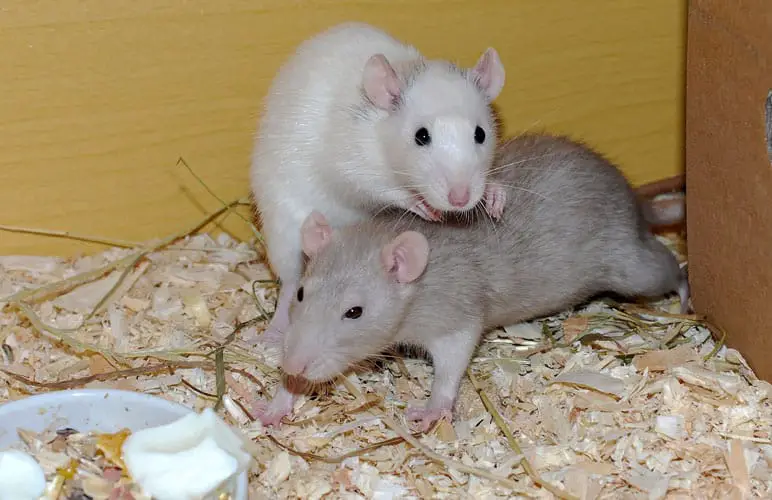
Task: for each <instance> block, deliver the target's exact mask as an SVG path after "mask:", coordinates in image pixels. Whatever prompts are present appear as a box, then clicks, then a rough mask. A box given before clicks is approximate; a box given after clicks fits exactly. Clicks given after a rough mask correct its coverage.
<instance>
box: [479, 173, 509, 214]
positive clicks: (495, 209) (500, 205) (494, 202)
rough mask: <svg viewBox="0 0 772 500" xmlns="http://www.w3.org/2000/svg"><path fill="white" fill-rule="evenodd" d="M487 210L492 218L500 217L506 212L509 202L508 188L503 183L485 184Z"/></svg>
mask: <svg viewBox="0 0 772 500" xmlns="http://www.w3.org/2000/svg"><path fill="white" fill-rule="evenodd" d="M483 199H484V200H485V211H486V212H487V213H488V215H489V216H490V217H491V218H492V219H498V218H499V217H501V215H502V214H503V213H504V205H506V203H507V190H506V189H504V186H502V185H501V184H496V183H495V182H494V183H489V184H488V185H487V186H485V194H484V195H483Z"/></svg>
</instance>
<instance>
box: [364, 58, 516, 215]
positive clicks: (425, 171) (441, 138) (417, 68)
mask: <svg viewBox="0 0 772 500" xmlns="http://www.w3.org/2000/svg"><path fill="white" fill-rule="evenodd" d="M503 86H504V67H503V65H502V64H501V60H500V59H499V56H498V53H497V52H496V50H494V49H492V48H489V49H488V50H486V51H485V53H483V55H482V56H481V57H480V58H479V60H478V61H477V64H476V65H475V66H474V67H473V68H470V69H460V68H457V67H455V66H453V65H452V64H450V63H448V62H445V61H424V60H421V61H418V62H415V63H414V64H411V65H410V67H409V69H408V70H405V71H401V76H400V74H398V73H397V71H396V70H395V69H394V68H393V67H392V65H391V64H390V63H389V61H388V60H387V59H386V57H384V56H383V55H382V54H376V55H374V56H372V57H371V58H370V59H369V60H368V62H367V64H366V65H365V68H364V73H363V80H362V88H363V91H364V93H365V95H366V96H367V98H368V99H369V100H370V101H371V102H372V103H373V105H375V106H376V107H378V108H380V109H381V110H382V111H385V118H384V119H383V121H382V122H380V123H379V127H380V129H381V132H382V138H383V140H384V144H383V152H384V154H385V155H386V157H387V160H388V162H389V163H390V165H391V166H392V168H393V170H394V174H395V175H396V176H397V178H398V180H399V182H400V183H401V184H402V185H403V186H405V187H406V188H407V189H408V190H410V191H412V192H413V194H418V195H419V196H421V197H423V199H424V200H425V201H426V202H427V203H428V204H429V205H430V206H431V207H433V208H435V209H437V210H440V211H465V210H469V209H470V208H472V207H474V206H475V205H476V204H477V203H478V202H479V201H480V199H481V198H482V196H483V194H484V191H485V182H486V178H487V175H488V172H489V170H490V169H491V166H492V163H493V151H494V149H495V143H496V135H497V129H496V120H495V118H494V116H493V112H492V109H491V106H490V103H491V102H492V101H493V100H494V99H496V97H497V96H498V95H499V93H500V92H501V89H502V88H503Z"/></svg>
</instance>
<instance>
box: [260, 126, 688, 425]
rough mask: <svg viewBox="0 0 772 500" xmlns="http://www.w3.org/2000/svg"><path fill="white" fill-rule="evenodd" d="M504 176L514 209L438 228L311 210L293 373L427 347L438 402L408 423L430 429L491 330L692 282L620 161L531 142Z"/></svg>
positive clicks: (546, 139) (562, 140) (522, 144)
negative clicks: (337, 218) (351, 219)
mask: <svg viewBox="0 0 772 500" xmlns="http://www.w3.org/2000/svg"><path fill="white" fill-rule="evenodd" d="M493 172H494V175H495V176H496V179H497V182H499V183H501V185H503V186H505V187H506V189H507V191H508V192H507V199H508V200H509V201H508V204H507V207H506V208H505V210H504V213H503V214H502V216H501V218H500V220H498V221H497V222H494V221H491V220H490V219H489V218H488V217H487V216H486V215H485V214H484V212H482V211H475V212H472V213H469V214H466V217H463V216H461V217H458V218H457V219H456V220H449V221H448V222H446V223H443V224H436V223H431V222H427V221H424V220H421V219H419V218H416V217H412V216H406V215H405V214H404V213H401V214H400V213H382V214H380V215H378V216H375V217H373V218H371V219H369V220H367V221H363V222H359V223H355V224H352V225H348V226H345V227H340V228H333V227H331V226H330V224H329V222H328V221H327V219H326V218H325V216H324V215H323V214H322V213H320V212H318V211H314V212H312V213H311V214H310V215H309V216H308V217H307V219H306V220H305V222H304V224H303V226H302V230H301V240H302V246H303V251H304V253H305V254H306V255H307V256H308V262H307V266H306V269H305V273H304V275H303V278H302V280H301V281H300V286H299V288H298V290H297V293H296V296H295V297H294V300H293V301H292V304H291V305H290V312H289V315H290V318H291V326H290V328H289V329H288V330H287V332H286V334H285V337H284V345H283V349H284V351H283V358H282V369H283V371H284V372H285V373H286V374H287V375H290V376H292V377H299V378H302V379H305V380H308V381H311V382H323V381H327V380H330V379H332V378H334V377H335V376H337V375H338V374H340V373H342V372H344V371H346V369H347V368H348V367H350V366H352V365H355V364H357V363H359V362H361V361H363V360H365V359H366V358H369V357H372V356H374V355H377V354H378V353H380V352H382V351H383V350H385V349H386V348H388V347H390V346H393V345H398V344H407V345H414V346H418V347H421V348H423V349H425V351H426V352H427V353H428V354H429V355H430V356H431V358H432V361H433V364H434V373H435V378H434V382H433V385H432V390H431V397H430V399H429V402H428V405H426V407H424V408H410V409H409V410H408V414H407V417H408V419H410V420H418V421H421V422H422V424H423V426H424V428H426V427H427V426H429V425H431V423H432V422H434V421H435V420H437V419H438V418H440V417H445V416H449V415H450V414H451V411H452V409H453V407H454V402H455V398H456V395H457V392H458V388H459V384H460V381H461V377H462V376H463V374H464V371H465V369H466V366H467V365H468V363H469V360H470V358H471V356H472V354H473V351H474V350H475V348H476V346H477V344H478V342H479V339H480V337H481V335H482V334H483V333H484V332H485V331H487V330H489V329H492V328H495V327H500V326H506V325H511V324H515V323H519V322H522V321H526V320H529V319H534V318H537V317H543V316H547V315H550V314H553V313H557V312H560V311H563V310H566V309H568V308H571V307H574V306H577V305H579V304H580V303H582V302H584V301H586V300H588V299H590V298H592V297H593V296H596V295H599V294H602V293H605V292H612V293H616V294H619V295H622V296H625V297H629V298H639V297H643V298H657V297H661V296H664V295H665V294H668V293H670V292H678V293H679V294H680V299H681V308H682V310H683V311H686V310H687V307H688V298H689V288H688V283H687V280H686V274H685V273H684V272H683V271H682V270H681V269H680V267H679V264H678V261H677V259H676V258H675V256H674V255H673V254H672V253H671V252H670V251H669V250H668V249H667V247H666V246H664V245H663V244H662V243H661V242H659V241H658V240H657V239H656V237H655V236H654V235H653V234H652V232H651V230H650V222H652V221H654V222H657V223H668V222H670V221H668V220H666V219H667V217H666V215H667V214H664V215H663V214H659V213H656V211H655V210H653V209H652V208H651V207H649V206H647V205H646V203H644V202H643V201H642V200H641V199H639V197H638V196H636V193H635V191H634V190H633V189H632V188H631V186H630V185H629V183H628V181H627V180H626V178H625V177H624V176H623V174H622V173H621V172H620V171H619V170H618V169H617V167H616V166H615V165H613V164H612V163H611V162H610V161H608V160H607V159H605V158H604V157H603V156H601V155H600V154H598V153H596V152H595V151H593V150H592V149H590V148H589V147H587V146H585V145H583V144H581V143H579V142H577V141H573V140H571V139H569V138H567V137H562V136H550V135H543V134H529V135H522V136H519V137H516V138H513V139H510V140H508V141H507V142H505V143H503V144H502V145H501V146H500V147H499V149H498V151H497V160H496V168H495V169H494V171H493ZM293 400H294V396H293V395H292V394H291V393H290V392H289V391H288V390H287V389H286V388H285V387H281V388H280V389H279V392H278V393H277V396H276V398H275V399H274V402H272V403H271V405H269V407H268V408H267V409H266V411H265V412H264V413H263V414H262V415H261V419H262V420H263V422H264V423H275V422H278V420H279V419H280V418H281V416H282V415H284V414H286V413H288V412H289V411H291V408H292V402H293Z"/></svg>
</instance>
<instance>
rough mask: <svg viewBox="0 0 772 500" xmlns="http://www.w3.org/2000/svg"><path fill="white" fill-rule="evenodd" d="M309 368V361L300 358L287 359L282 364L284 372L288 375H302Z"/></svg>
mask: <svg viewBox="0 0 772 500" xmlns="http://www.w3.org/2000/svg"><path fill="white" fill-rule="evenodd" d="M306 366H308V361H307V360H305V359H303V358H300V357H297V356H295V357H286V358H285V359H284V362H283V363H282V370H284V373H286V374H287V375H300V374H301V373H303V372H304V371H305V369H306Z"/></svg>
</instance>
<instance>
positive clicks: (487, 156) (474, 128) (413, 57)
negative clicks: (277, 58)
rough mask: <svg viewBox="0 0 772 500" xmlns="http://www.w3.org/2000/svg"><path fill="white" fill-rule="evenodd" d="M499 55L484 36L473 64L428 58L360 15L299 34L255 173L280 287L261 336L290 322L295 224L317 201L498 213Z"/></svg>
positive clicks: (269, 113)
mask: <svg viewBox="0 0 772 500" xmlns="http://www.w3.org/2000/svg"><path fill="white" fill-rule="evenodd" d="M504 77H505V74H504V67H503V65H502V64H501V61H500V59H499V56H498V54H497V52H496V50H494V49H492V48H489V49H487V50H486V51H485V52H484V53H483V54H482V56H481V57H480V58H479V60H478V61H477V64H476V65H475V66H474V67H473V68H471V69H461V68H458V67H456V66H454V65H453V64H451V63H449V62H447V61H442V60H427V59H425V58H423V57H422V56H421V54H420V53H419V52H418V50H416V49H415V48H414V47H412V46H410V45H406V44H404V43H402V42H400V41H398V40H396V39H394V38H392V37H391V36H390V35H388V34H386V33H385V32H383V31H381V30H379V29H377V28H374V27H372V26H370V25H367V24H363V23H344V24H340V25H337V26H334V27H332V28H330V29H328V30H327V31H324V32H322V33H320V34H318V35H316V36H315V37H312V38H310V39H309V40H306V41H305V42H303V43H301V44H300V45H299V47H298V48H297V51H296V52H295V54H294V55H293V56H292V57H291V58H290V59H289V60H288V61H287V62H286V63H285V64H284V66H283V67H282V68H281V69H280V70H279V72H278V74H277V75H276V77H275V79H274V81H273V83H272V86H271V88H270V90H269V93H268V96H267V99H266V102H265V107H264V113H263V115H262V119H261V123H260V125H259V130H258V134H257V138H256V142H255V148H254V153H253V160H252V167H251V172H250V176H251V185H252V192H253V195H254V199H255V202H256V205H257V209H258V212H259V215H260V218H261V219H262V228H263V234H264V236H265V239H266V244H267V253H268V260H269V262H270V265H271V267H272V268H273V271H274V273H275V274H276V275H278V278H279V280H280V281H281V285H282V288H281V292H280V294H279V299H278V302H277V306H276V310H275V312H274V317H273V319H272V321H271V324H270V325H269V326H268V328H267V329H266V337H268V338H273V339H274V340H278V337H279V334H280V333H281V331H283V330H284V329H286V328H287V326H288V322H289V318H288V316H287V309H288V305H289V300H290V299H291V297H292V296H293V294H294V292H295V289H296V285H297V281H298V279H300V275H301V272H302V264H303V256H302V252H301V247H300V226H301V225H302V223H303V220H304V219H305V218H306V217H307V216H308V214H309V213H311V211H312V210H314V209H317V210H322V211H323V212H324V214H325V216H326V217H327V218H328V220H329V221H330V223H331V224H334V225H336V226H338V225H347V224H351V223H354V222H357V221H360V220H363V219H365V218H367V217H369V216H370V215H372V214H373V213H375V212H377V211H378V210H381V209H384V208H386V207H399V208H401V209H404V210H409V211H412V212H414V213H416V214H418V215H420V216H421V217H423V218H425V219H427V220H438V219H439V218H441V214H442V213H446V212H458V211H467V210H469V209H471V208H472V207H475V206H477V205H478V203H481V200H484V204H485V208H486V210H487V211H488V213H489V214H490V215H491V217H493V218H497V217H498V216H499V215H500V214H501V212H502V210H503V207H504V205H505V202H506V199H505V193H506V192H505V190H504V189H502V187H501V186H499V185H497V184H495V183H492V182H489V180H488V172H489V170H490V167H491V164H492V161H493V151H494V149H495V143H496V136H497V133H498V129H497V123H496V120H495V118H494V115H493V112H492V108H491V102H492V101H493V100H494V99H495V98H496V97H497V96H498V95H499V93H500V92H501V90H502V88H503V85H504Z"/></svg>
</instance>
